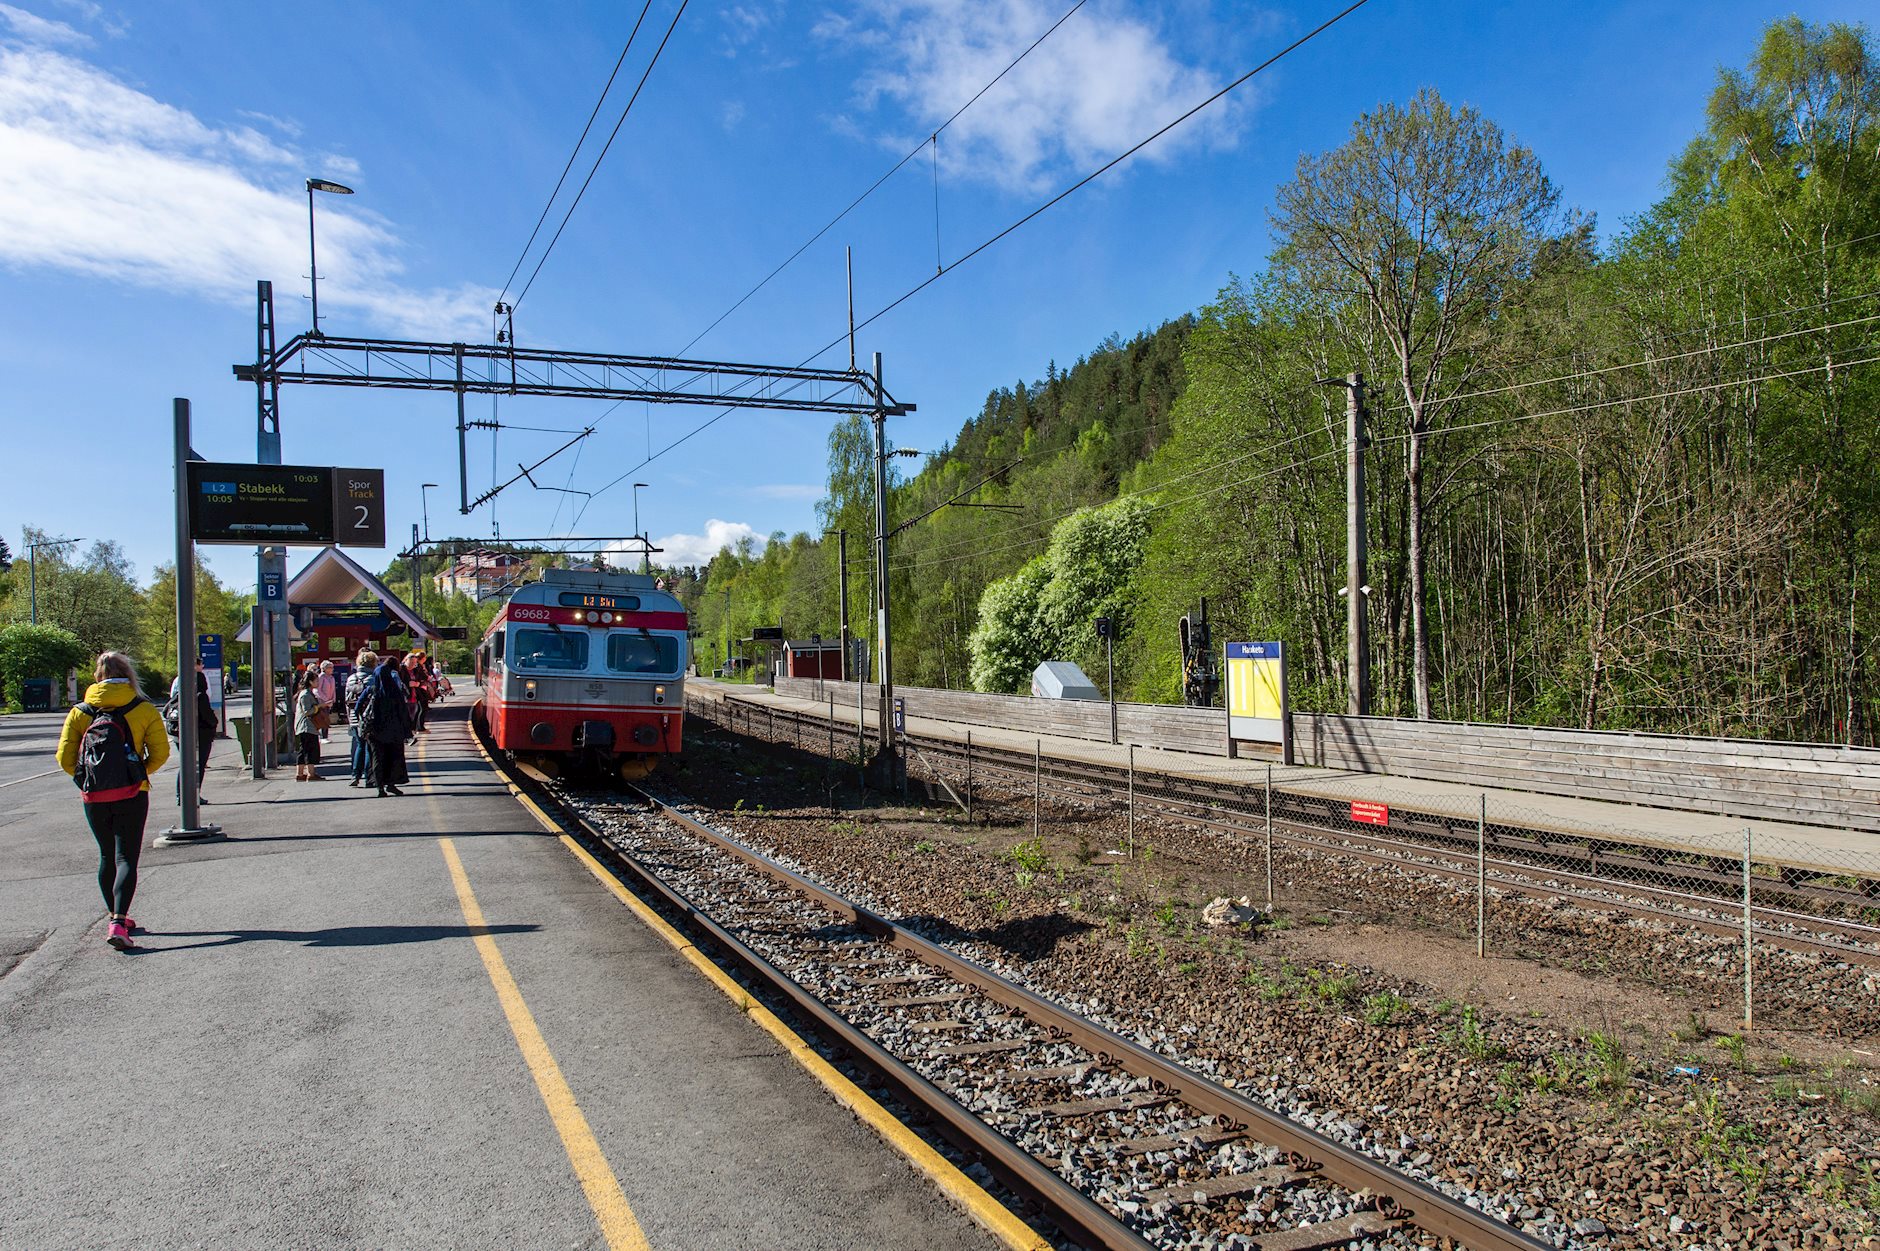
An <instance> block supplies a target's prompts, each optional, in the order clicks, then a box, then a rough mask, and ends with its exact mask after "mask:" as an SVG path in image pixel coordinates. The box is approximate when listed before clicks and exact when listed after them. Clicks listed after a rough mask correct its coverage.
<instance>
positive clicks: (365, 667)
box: [346, 647, 379, 786]
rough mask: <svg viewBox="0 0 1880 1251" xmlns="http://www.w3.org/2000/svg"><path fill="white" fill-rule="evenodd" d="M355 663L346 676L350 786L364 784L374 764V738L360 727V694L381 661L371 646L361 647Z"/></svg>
mask: <svg viewBox="0 0 1880 1251" xmlns="http://www.w3.org/2000/svg"><path fill="white" fill-rule="evenodd" d="M353 663H354V664H355V665H356V666H357V667H356V668H354V669H353V671H352V673H351V674H349V675H348V676H347V678H346V725H347V728H348V729H350V730H351V731H352V781H351V782H349V783H348V784H347V785H349V786H364V785H365V783H366V770H367V769H368V768H370V766H371V764H372V740H371V739H369V738H367V737H366V735H365V733H364V732H363V731H361V730H360V728H359V714H358V712H357V709H358V707H359V696H360V695H361V694H362V693H364V691H365V689H366V683H367V682H368V681H370V680H371V678H372V668H373V666H374V665H376V664H378V663H379V654H378V653H377V652H375V651H373V650H372V649H371V648H369V647H366V648H361V649H360V651H359V655H358V656H357V657H356V658H355V659H354V661H353Z"/></svg>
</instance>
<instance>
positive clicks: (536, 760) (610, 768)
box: [477, 569, 688, 781]
mask: <svg viewBox="0 0 1880 1251" xmlns="http://www.w3.org/2000/svg"><path fill="white" fill-rule="evenodd" d="M686 626H687V623H686V615H685V608H684V606H683V605H682V604H681V603H680V602H679V600H678V598H677V597H676V596H674V595H672V594H671V593H670V592H667V591H664V590H661V589H659V587H658V586H657V585H656V584H655V582H654V580H653V579H652V578H649V577H645V576H643V575H640V574H623V573H579V572H573V571H569V570H563V569H550V570H548V571H546V572H545V573H544V575H543V578H542V581H540V582H535V583H531V584H529V585H527V586H524V587H521V588H519V589H518V590H517V591H516V592H515V593H514V594H513V595H512V596H510V599H509V602H508V603H507V604H505V605H504V607H503V610H502V612H500V613H498V614H497V617H496V620H495V621H494V622H493V623H492V624H491V626H490V629H489V631H488V632H487V633H486V634H485V635H484V637H483V642H482V644H481V645H480V646H479V647H478V649H477V677H478V684H479V687H480V690H481V692H482V698H481V700H480V702H479V704H478V714H479V719H480V721H481V722H482V724H483V726H484V727H485V728H486V729H487V731H488V733H489V735H490V738H491V740H492V741H493V742H494V744H495V745H496V747H497V748H498V749H500V750H502V751H506V752H509V753H511V754H512V755H514V756H515V757H516V758H517V759H518V760H520V761H522V762H524V763H525V764H528V765H530V766H532V767H533V768H535V769H536V770H538V771H540V772H542V773H546V774H549V775H551V776H564V775H582V776H596V775H607V776H613V777H618V778H621V779H623V780H626V781H633V780H636V779H638V778H643V777H645V776H646V775H647V774H649V773H651V772H652V771H653V769H654V768H655V767H656V766H657V765H658V763H659V761H660V759H661V758H662V757H665V756H670V755H676V754H677V753H678V752H679V750H680V748H681V745H682V743H683V729H684V716H685V711H684V710H685V670H686V665H687V654H686V653H687V643H688V637H687V629H686Z"/></svg>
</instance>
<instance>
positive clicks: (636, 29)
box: [496, 0, 653, 305]
mask: <svg viewBox="0 0 1880 1251" xmlns="http://www.w3.org/2000/svg"><path fill="white" fill-rule="evenodd" d="M652 7H653V0H646V3H645V4H644V5H642V6H641V7H640V16H639V17H638V18H636V19H635V20H634V23H633V29H632V31H630V32H629V33H628V34H627V42H626V43H625V44H624V45H623V46H622V47H621V49H620V55H619V56H618V57H617V58H615V60H614V68H613V70H612V72H611V73H609V74H608V75H607V82H606V84H605V85H604V86H603V87H602V88H601V94H600V96H599V97H598V98H596V99H595V101H594V108H593V110H592V111H591V112H589V113H588V119H587V123H586V124H585V125H584V126H582V127H581V137H580V138H578V139H576V140H575V141H574V148H573V149H572V150H571V151H570V152H569V153H568V161H567V163H566V164H565V165H563V166H562V167H561V177H559V178H557V179H555V189H554V190H553V191H550V192H549V193H548V200H547V201H546V202H545V203H544V204H543V205H542V215H541V216H540V217H537V218H536V219H535V228H534V229H533V230H531V231H529V240H528V242H527V243H524V244H523V245H522V251H521V252H520V253H518V254H517V256H516V263H515V265H514V266H513V267H511V269H510V271H509V277H507V278H505V279H504V280H503V289H502V292H501V293H500V294H498V295H497V297H496V303H497V304H499V305H500V304H501V303H502V302H503V297H504V296H506V295H508V294H509V287H510V284H511V283H513V282H515V280H516V275H517V274H519V273H521V272H522V263H523V262H524V261H526V260H528V259H529V249H530V248H532V247H534V246H535V240H536V237H537V236H538V235H540V234H541V233H542V223H543V222H545V221H547V220H548V213H549V210H550V209H552V208H554V207H555V198H556V197H557V196H559V195H560V194H561V188H562V185H563V184H564V183H566V182H567V181H568V171H569V170H571V169H573V168H574V159H575V157H577V156H579V155H581V145H582V144H584V143H586V142H587V137H588V132H589V131H590V130H592V129H593V127H594V119H595V118H597V117H599V116H600V113H601V105H603V104H605V103H606V102H607V93H608V92H610V91H612V90H613V89H614V79H615V78H616V77H618V76H619V74H620V67H621V66H622V65H624V64H626V61H627V53H629V52H631V51H632V50H633V41H634V40H635V39H637V38H638V37H639V34H640V25H641V23H643V22H645V21H646V15H647V13H648V12H649V11H650V10H651V9H652Z"/></svg>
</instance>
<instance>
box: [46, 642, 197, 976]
mask: <svg viewBox="0 0 1880 1251" xmlns="http://www.w3.org/2000/svg"><path fill="white" fill-rule="evenodd" d="M92 677H93V678H94V679H95V680H94V681H93V682H92V684H91V686H90V687H89V688H87V690H86V691H85V702H84V703H82V704H78V705H76V706H75V707H73V709H72V710H71V711H70V712H68V713H66V714H65V726H64V728H63V729H61V730H60V731H59V767H60V768H61V769H64V770H65V771H66V772H67V773H69V774H71V775H72V779H73V780H74V781H75V782H77V783H78V789H79V790H80V792H82V793H83V795H84V801H85V821H86V823H87V824H88V825H90V826H91V836H92V838H94V839H96V840H97V843H98V892H99V893H100V894H101V895H103V896H104V906H105V910H106V911H107V912H108V913H109V914H110V921H111V924H110V928H109V929H108V930H107V931H106V932H105V941H106V942H108V943H110V944H111V945H112V946H113V947H116V948H117V949H118V950H119V951H125V950H128V949H130V948H133V947H135V946H136V945H137V944H135V943H134V942H132V941H131V931H132V930H134V929H136V928H137V923H136V922H135V921H133V920H131V896H132V895H134V894H136V892H137V858H138V856H139V855H140V854H141V853H142V851H143V849H144V821H145V819H146V818H148V817H149V815H150V775H151V774H153V773H155V772H156V771H157V770H158V769H161V768H162V767H163V762H164V761H166V760H168V759H169V758H170V738H169V735H167V734H165V733H164V730H163V717H162V715H161V714H159V713H158V712H157V710H156V709H155V708H152V707H151V706H150V704H149V703H148V702H146V701H145V699H144V698H143V696H141V695H139V694H138V693H137V670H136V668H135V667H134V666H133V665H132V664H131V660H130V657H128V656H126V655H124V654H123V653H122V652H105V653H104V654H103V655H101V656H99V657H98V663H97V666H96V667H95V668H94V669H93V670H92Z"/></svg>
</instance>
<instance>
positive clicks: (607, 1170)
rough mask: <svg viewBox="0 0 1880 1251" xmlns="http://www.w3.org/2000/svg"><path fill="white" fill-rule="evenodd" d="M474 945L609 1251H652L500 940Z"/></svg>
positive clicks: (464, 899)
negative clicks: (512, 972) (524, 995)
mask: <svg viewBox="0 0 1880 1251" xmlns="http://www.w3.org/2000/svg"><path fill="white" fill-rule="evenodd" d="M425 797H426V798H427V799H428V800H430V803H431V807H432V810H433V812H435V811H436V810H437V799H436V796H435V794H434V793H432V792H431V791H430V789H429V788H428V787H427V788H426V795H425ZM437 844H438V846H439V847H441V848H442V849H443V851H444V861H445V863H446V864H448V865H449V866H450V877H451V881H452V882H453V883H454V884H455V885H456V887H457V902H458V904H459V905H461V906H462V908H463V919H464V921H465V923H466V924H468V925H469V926H470V928H471V929H473V930H478V931H481V930H483V929H484V928H485V925H484V921H483V909H482V908H481V907H479V906H478V904H477V897H476V893H475V892H474V891H472V890H471V889H470V878H469V877H468V875H466V874H465V873H464V869H463V861H462V860H461V859H459V858H458V856H457V848H456V845H455V844H454V843H452V842H451V840H450V839H448V838H440V839H438V840H437ZM473 941H474V942H475V943H476V947H477V954H478V955H480V956H482V957H483V967H484V969H485V970H487V971H488V973H489V975H490V984H491V985H493V986H494V987H495V988H496V998H497V999H498V1000H500V1001H501V1002H502V1005H503V1015H504V1016H506V1017H508V1018H509V1029H510V1032H512V1033H513V1034H515V1036H516V1046H518V1047H520V1048H521V1049H522V1058H523V1060H524V1061H525V1062H526V1063H527V1064H528V1066H529V1074H530V1075H531V1076H532V1077H534V1078H535V1088H536V1090H538V1091H540V1092H541V1095H542V1102H543V1104H545V1105H546V1106H547V1108H548V1115H549V1117H550V1119H552V1120H553V1121H554V1122H555V1130H556V1132H557V1133H559V1134H560V1135H561V1145H562V1146H563V1147H564V1148H566V1149H567V1152H568V1162H569V1163H570V1164H572V1165H573V1166H574V1173H575V1177H576V1178H578V1179H579V1180H580V1182H581V1189H582V1191H583V1192H584V1193H585V1194H586V1195H587V1201H588V1206H589V1207H590V1208H592V1209H593V1210H594V1219H595V1220H596V1221H597V1222H599V1224H600V1227H601V1235H602V1236H603V1237H604V1238H606V1239H607V1245H608V1247H609V1248H610V1251H650V1246H649V1244H648V1243H647V1241H646V1234H645V1233H644V1232H643V1231H642V1230H641V1229H640V1222H639V1221H638V1220H636V1219H635V1218H634V1215H633V1208H632V1207H631V1206H629V1205H628V1203H627V1197H626V1195H625V1194H623V1193H622V1192H621V1189H620V1181H619V1179H618V1178H616V1177H615V1176H614V1171H613V1169H612V1168H611V1167H609V1166H608V1163H607V1157H606V1156H605V1155H603V1154H602V1152H601V1145H600V1143H599V1142H597V1141H595V1138H594V1131H593V1130H592V1129H590V1128H589V1127H588V1121H587V1117H586V1116H585V1115H583V1113H582V1111H581V1105H580V1104H578V1103H576V1102H575V1098H574V1091H572V1090H570V1089H569V1088H568V1082H567V1079H565V1078H564V1077H562V1075H561V1066H560V1065H559V1064H557V1063H556V1062H555V1056H554V1053H553V1052H551V1051H550V1050H549V1049H548V1042H547V1040H545V1039H544V1038H543V1037H542V1031H541V1030H540V1029H539V1028H537V1027H536V1024H535V1017H534V1016H533V1015H531V1014H530V1012H529V1006H528V1004H526V1003H524V1002H523V999H522V992H521V990H519V989H518V988H517V986H516V979H515V978H514V977H512V976H511V975H510V972H509V966H508V964H507V963H505V962H504V960H503V953H502V952H501V951H498V950H497V948H496V940H495V939H494V938H492V937H490V936H489V935H488V934H486V933H477V934H476V935H475V936H474V940H473Z"/></svg>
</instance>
